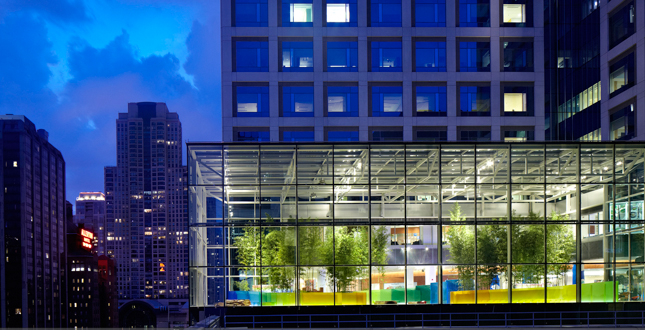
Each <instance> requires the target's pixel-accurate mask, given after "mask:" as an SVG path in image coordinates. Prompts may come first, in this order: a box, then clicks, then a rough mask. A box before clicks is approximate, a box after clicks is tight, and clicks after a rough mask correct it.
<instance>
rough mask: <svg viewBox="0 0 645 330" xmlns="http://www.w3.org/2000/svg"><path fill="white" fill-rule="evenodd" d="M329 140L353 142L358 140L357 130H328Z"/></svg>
mask: <svg viewBox="0 0 645 330" xmlns="http://www.w3.org/2000/svg"><path fill="white" fill-rule="evenodd" d="M327 141H329V142H354V141H358V131H328V132H327Z"/></svg>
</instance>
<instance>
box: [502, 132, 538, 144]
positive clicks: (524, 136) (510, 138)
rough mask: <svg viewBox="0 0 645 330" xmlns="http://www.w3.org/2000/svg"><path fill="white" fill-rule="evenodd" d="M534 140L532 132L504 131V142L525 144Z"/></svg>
mask: <svg viewBox="0 0 645 330" xmlns="http://www.w3.org/2000/svg"><path fill="white" fill-rule="evenodd" d="M534 139H535V133H534V131H504V142H526V141H533V140H534Z"/></svg>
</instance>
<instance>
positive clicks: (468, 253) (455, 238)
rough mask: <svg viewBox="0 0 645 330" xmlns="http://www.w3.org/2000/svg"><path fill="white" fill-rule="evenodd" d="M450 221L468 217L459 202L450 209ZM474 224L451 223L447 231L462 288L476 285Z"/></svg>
mask: <svg viewBox="0 0 645 330" xmlns="http://www.w3.org/2000/svg"><path fill="white" fill-rule="evenodd" d="M450 221H452V222H453V223H454V222H461V221H466V218H465V217H463V216H462V215H461V207H460V206H459V203H455V205H454V206H453V207H452V210H450ZM472 228H473V227H472V226H463V225H451V226H450V228H449V229H448V232H447V233H446V236H448V237H447V239H448V244H449V245H450V263H453V264H456V266H455V267H456V268H457V272H458V274H459V285H460V287H461V289H462V290H472V289H473V288H474V285H475V267H474V266H472V264H474V263H475V233H474V231H473V230H472Z"/></svg>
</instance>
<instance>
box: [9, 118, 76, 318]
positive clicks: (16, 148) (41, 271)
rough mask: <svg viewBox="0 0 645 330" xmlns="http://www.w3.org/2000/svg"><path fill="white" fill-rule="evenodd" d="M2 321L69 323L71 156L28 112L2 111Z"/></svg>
mask: <svg viewBox="0 0 645 330" xmlns="http://www.w3.org/2000/svg"><path fill="white" fill-rule="evenodd" d="M0 147H1V148H2V149H1V151H2V152H0V157H2V159H1V160H0V164H2V166H1V167H0V180H2V182H0V187H3V189H2V190H0V205H2V207H0V244H2V248H0V292H2V294H0V305H1V306H2V308H1V309H0V311H1V312H0V313H1V314H0V319H1V323H0V326H1V327H3V328H22V327H24V328H54V327H56V328H58V327H66V326H67V320H66V315H67V294H66V291H67V289H66V279H65V267H66V266H65V264H66V259H67V253H66V247H65V230H66V219H65V212H66V211H65V160H64V159H63V155H62V154H61V153H60V151H58V149H56V148H55V147H54V146H52V145H51V144H50V143H49V142H48V133H47V132H46V131H45V130H43V129H39V130H36V126H35V125H34V124H33V123H32V122H31V121H30V120H29V119H27V118H26V117H25V116H14V115H6V116H0Z"/></svg>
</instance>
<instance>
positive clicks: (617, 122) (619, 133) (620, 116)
mask: <svg viewBox="0 0 645 330" xmlns="http://www.w3.org/2000/svg"><path fill="white" fill-rule="evenodd" d="M635 108H636V105H635V104H633V103H632V104H629V105H628V106H626V107H623V108H621V109H619V110H617V111H614V112H613V113H612V114H611V115H610V116H609V121H610V124H609V127H610V130H611V135H610V138H611V140H612V141H617V140H629V139H631V138H633V137H634V136H636V126H635V123H636V118H635V114H636V111H635Z"/></svg>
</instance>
